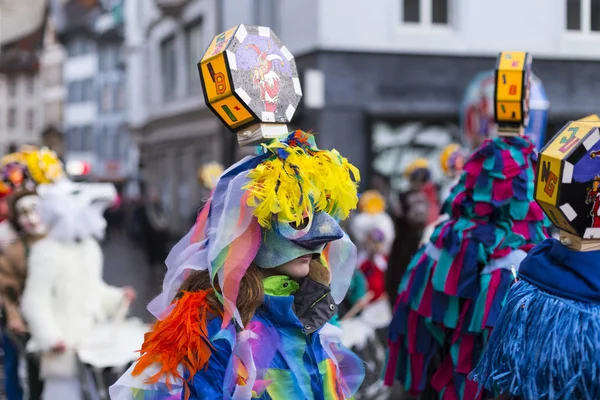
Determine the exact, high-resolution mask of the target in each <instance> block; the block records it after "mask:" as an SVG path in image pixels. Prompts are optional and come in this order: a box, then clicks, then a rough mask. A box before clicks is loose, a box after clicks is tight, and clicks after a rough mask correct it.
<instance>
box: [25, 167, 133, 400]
mask: <svg viewBox="0 0 600 400" xmlns="http://www.w3.org/2000/svg"><path fill="white" fill-rule="evenodd" d="M38 192H39V194H40V197H41V202H40V204H41V207H40V209H41V216H42V221H43V222H44V223H46V224H47V225H48V235H47V236H46V237H44V238H43V239H41V240H38V241H37V242H35V243H34V244H33V245H32V246H31V250H30V254H29V260H28V263H29V273H28V277H27V281H26V284H25V290H24V293H23V299H22V310H23V314H24V316H25V320H26V322H27V324H28V326H29V329H30V333H31V340H30V341H29V342H28V343H27V350H28V351H32V352H40V353H41V364H40V375H41V377H42V379H43V380H44V392H43V397H42V398H43V399H44V400H58V399H65V400H79V399H81V398H82V387H81V383H80V381H79V378H78V366H77V356H76V352H77V350H78V349H79V348H80V346H82V345H84V344H85V345H88V346H89V344H87V343H86V339H87V338H88V337H89V336H90V335H91V333H92V332H93V330H94V327H95V326H98V324H101V323H103V322H106V321H107V320H108V319H110V318H112V317H113V316H115V315H116V314H117V313H119V311H120V310H121V308H122V307H123V306H128V304H130V303H131V301H133V299H134V298H135V296H136V293H135V291H134V290H133V289H132V288H130V287H125V288H117V287H113V286H110V285H108V284H107V283H106V282H104V280H103V278H102V269H103V254H102V249H101V247H100V245H99V243H98V240H101V239H102V238H103V236H104V234H105V229H106V221H105V219H104V218H103V216H102V215H103V212H104V211H105V209H106V208H107V207H109V206H110V205H111V204H112V203H113V202H114V200H115V198H116V191H115V189H114V186H112V185H110V184H89V183H88V184H84V183H73V182H70V181H68V180H66V179H63V180H61V181H60V182H58V183H54V184H49V185H40V186H38Z"/></svg>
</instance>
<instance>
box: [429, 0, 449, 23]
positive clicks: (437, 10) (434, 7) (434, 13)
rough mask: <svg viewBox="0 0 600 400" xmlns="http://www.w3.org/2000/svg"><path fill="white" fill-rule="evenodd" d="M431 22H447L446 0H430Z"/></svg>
mask: <svg viewBox="0 0 600 400" xmlns="http://www.w3.org/2000/svg"><path fill="white" fill-rule="evenodd" d="M431 22H432V23H434V24H443V25H446V24H447V23H448V0H432V1H431Z"/></svg>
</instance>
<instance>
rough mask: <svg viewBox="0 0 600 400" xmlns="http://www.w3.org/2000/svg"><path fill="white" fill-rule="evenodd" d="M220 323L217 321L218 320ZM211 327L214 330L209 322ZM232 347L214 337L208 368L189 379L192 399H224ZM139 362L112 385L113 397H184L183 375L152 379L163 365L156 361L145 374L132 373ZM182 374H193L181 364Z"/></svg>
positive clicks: (156, 399) (131, 399)
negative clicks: (167, 378) (180, 376)
mask: <svg viewBox="0 0 600 400" xmlns="http://www.w3.org/2000/svg"><path fill="white" fill-rule="evenodd" d="M214 325H215V326H217V325H216V324H214ZM209 331H213V329H212V326H209ZM231 354H232V350H231V346H230V344H229V342H228V341H227V340H225V339H219V340H213V341H212V352H211V356H210V358H209V361H208V365H207V368H203V369H201V370H200V371H198V372H197V373H196V375H195V376H194V377H193V379H192V380H191V382H189V383H188V389H189V394H190V396H189V400H206V399H222V398H224V396H223V391H224V388H223V386H224V379H225V372H226V371H227V366H228V364H229V359H230V358H231ZM134 368H135V364H134V365H133V366H132V367H131V368H129V370H128V371H127V372H125V374H123V376H121V378H120V379H119V380H118V381H117V382H116V383H115V384H114V385H113V386H111V388H110V398H111V400H137V399H152V400H172V399H177V400H179V399H184V398H185V388H184V383H183V381H182V380H181V379H174V378H171V379H170V380H169V384H168V385H167V380H166V378H165V377H164V376H161V377H160V378H159V379H158V382H156V383H148V381H149V380H152V379H151V377H153V376H154V375H155V374H156V373H158V372H159V371H160V370H161V368H160V365H159V364H152V365H150V366H149V367H147V368H146V369H145V370H144V371H143V373H142V374H140V375H137V376H134V375H133V374H132V372H133V370H134ZM178 371H179V374H180V375H182V376H184V377H185V378H188V377H189V374H188V373H186V372H185V371H184V370H183V367H182V366H181V365H180V366H179V369H178Z"/></svg>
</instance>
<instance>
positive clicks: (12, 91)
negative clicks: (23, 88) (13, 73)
mask: <svg viewBox="0 0 600 400" xmlns="http://www.w3.org/2000/svg"><path fill="white" fill-rule="evenodd" d="M8 95H9V96H10V97H15V96H16V95H17V78H14V77H12V78H9V80H8Z"/></svg>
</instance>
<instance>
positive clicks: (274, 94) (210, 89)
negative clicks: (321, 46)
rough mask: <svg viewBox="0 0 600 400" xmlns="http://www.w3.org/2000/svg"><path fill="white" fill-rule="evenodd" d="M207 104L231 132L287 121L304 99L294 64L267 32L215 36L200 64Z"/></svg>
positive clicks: (241, 29) (245, 29)
mask: <svg viewBox="0 0 600 400" xmlns="http://www.w3.org/2000/svg"><path fill="white" fill-rule="evenodd" d="M198 68H199V71H200V77H201V81H202V86H203V88H204V95H205V101H206V104H207V105H208V106H209V107H210V108H211V109H212V110H213V111H214V112H215V113H216V114H217V115H218V116H219V118H220V119H221V120H222V121H223V123H225V125H227V126H228V127H229V128H230V129H232V130H234V131H237V130H240V129H242V128H245V127H247V126H249V125H251V124H254V123H261V122H265V123H282V124H285V123H288V122H290V121H291V119H292V117H293V115H294V113H295V111H296V108H297V107H298V103H299V102H300V99H301V98H302V90H301V87H300V80H299V79H298V70H297V68H296V61H295V60H294V56H293V55H292V54H291V53H290V52H289V50H288V49H287V48H286V47H285V46H284V45H283V44H282V43H281V41H280V40H279V38H278V37H277V36H276V35H275V34H274V33H273V32H272V31H271V29H270V28H267V27H261V26H250V25H238V26H237V27H235V28H232V29H230V30H229V31H227V32H224V33H222V34H220V35H218V36H217V37H216V38H215V39H213V42H212V43H211V44H210V46H209V48H208V50H207V52H206V53H205V55H204V57H203V59H202V61H200V63H199V64H198Z"/></svg>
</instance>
